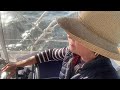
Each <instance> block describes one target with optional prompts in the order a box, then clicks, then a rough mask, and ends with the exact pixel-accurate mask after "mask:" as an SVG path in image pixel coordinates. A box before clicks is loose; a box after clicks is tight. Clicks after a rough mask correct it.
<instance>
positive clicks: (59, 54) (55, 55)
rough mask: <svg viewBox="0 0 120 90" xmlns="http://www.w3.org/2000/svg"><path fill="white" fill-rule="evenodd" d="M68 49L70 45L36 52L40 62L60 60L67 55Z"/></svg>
mask: <svg viewBox="0 0 120 90" xmlns="http://www.w3.org/2000/svg"><path fill="white" fill-rule="evenodd" d="M67 50H68V47H65V48H60V49H57V48H54V49H48V50H45V51H43V52H40V53H38V54H36V55H35V58H36V60H37V62H38V63H43V62H49V61H59V60H61V61H62V60H63V59H64V57H65V54H66V52H67Z"/></svg>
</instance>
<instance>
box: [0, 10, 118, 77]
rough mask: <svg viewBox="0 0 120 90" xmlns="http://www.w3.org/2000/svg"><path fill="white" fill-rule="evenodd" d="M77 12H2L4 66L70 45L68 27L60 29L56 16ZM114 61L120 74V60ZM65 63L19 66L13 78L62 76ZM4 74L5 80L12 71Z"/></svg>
mask: <svg viewBox="0 0 120 90" xmlns="http://www.w3.org/2000/svg"><path fill="white" fill-rule="evenodd" d="M61 13H62V14H61ZM76 14H77V11H1V12H0V54H1V59H0V68H2V67H3V66H4V65H6V64H7V63H9V62H16V61H19V60H23V59H26V58H28V57H30V56H32V55H35V54H36V53H38V52H41V51H43V50H45V49H48V48H58V47H59V48H61V47H65V46H67V45H68V42H67V37H66V34H65V32H64V30H59V29H61V28H60V27H59V25H58V24H57V22H56V17H59V16H61V15H69V16H70V17H72V16H74V15H76ZM33 16H34V17H33ZM53 42H54V43H53ZM111 61H112V64H113V66H114V67H115V69H116V70H117V71H118V73H120V71H119V70H120V69H119V66H120V64H119V62H114V60H111ZM61 64H62V62H56V63H52V62H49V63H42V64H41V65H37V64H35V65H31V66H26V67H23V68H22V67H21V68H17V70H16V74H15V76H14V77H12V78H11V79H40V78H45V79H58V76H59V71H60V69H61ZM53 66H54V67H53ZM55 67H56V69H54V68H55ZM50 72H51V73H50ZM0 74H1V79H6V77H7V74H8V73H7V72H4V73H0Z"/></svg>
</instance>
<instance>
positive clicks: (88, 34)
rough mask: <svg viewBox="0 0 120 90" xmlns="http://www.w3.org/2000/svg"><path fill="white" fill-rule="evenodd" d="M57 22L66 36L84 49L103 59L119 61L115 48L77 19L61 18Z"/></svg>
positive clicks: (119, 54) (118, 54) (119, 57)
mask: <svg viewBox="0 0 120 90" xmlns="http://www.w3.org/2000/svg"><path fill="white" fill-rule="evenodd" d="M57 22H58V24H59V25H60V26H61V27H62V28H63V29H64V30H65V31H66V32H67V34H69V35H71V37H72V38H73V39H75V40H77V41H79V42H81V43H82V44H83V45H84V46H85V47H86V48H88V49H90V50H92V51H94V52H97V53H99V54H101V55H103V56H105V57H108V58H112V59H115V60H118V61H120V53H119V51H118V48H117V46H116V45H115V44H113V43H112V42H109V41H108V40H106V39H104V38H102V37H100V36H99V35H98V34H96V33H95V32H93V30H91V28H89V27H87V26H86V25H84V24H83V23H82V21H81V20H79V19H78V18H69V17H62V18H58V19H57Z"/></svg>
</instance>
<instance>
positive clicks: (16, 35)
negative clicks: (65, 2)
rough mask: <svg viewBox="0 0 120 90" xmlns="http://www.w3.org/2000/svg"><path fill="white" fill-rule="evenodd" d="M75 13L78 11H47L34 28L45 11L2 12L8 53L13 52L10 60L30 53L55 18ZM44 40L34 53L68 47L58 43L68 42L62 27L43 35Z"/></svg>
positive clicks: (65, 44) (36, 46)
mask: <svg viewBox="0 0 120 90" xmlns="http://www.w3.org/2000/svg"><path fill="white" fill-rule="evenodd" d="M75 12H76V11H46V13H45V14H44V16H43V18H42V19H41V21H40V22H39V23H37V27H34V26H35V25H34V24H35V23H36V21H37V20H38V19H39V17H40V16H41V15H42V14H43V13H44V11H19V12H18V11H15V12H13V11H2V12H1V13H2V24H3V30H4V36H5V42H6V47H7V50H8V51H12V52H10V53H9V55H10V58H11V57H13V58H16V57H18V56H22V55H23V53H21V52H23V51H28V52H29V51H30V50H31V47H32V46H33V43H34V42H35V41H36V40H37V39H38V37H39V36H40V35H41V34H42V33H43V32H41V31H44V29H45V28H47V26H48V25H49V24H50V22H52V21H53V20H54V19H55V18H58V17H61V16H70V15H72V14H74V13H75ZM33 27H34V28H33ZM42 39H43V40H42ZM42 39H41V40H40V41H39V42H38V43H37V44H36V45H35V47H34V48H33V51H43V50H45V49H48V48H61V47H65V46H67V45H68V43H67V42H62V41H60V42H58V40H66V41H67V38H66V33H65V32H64V30H62V29H61V28H60V27H56V28H55V29H54V31H52V32H49V33H47V34H46V35H43V37H42ZM44 39H47V40H44ZM50 40H53V41H50ZM54 40H57V41H54ZM13 51H17V53H16V52H13ZM20 53H21V54H20ZM24 54H26V53H24Z"/></svg>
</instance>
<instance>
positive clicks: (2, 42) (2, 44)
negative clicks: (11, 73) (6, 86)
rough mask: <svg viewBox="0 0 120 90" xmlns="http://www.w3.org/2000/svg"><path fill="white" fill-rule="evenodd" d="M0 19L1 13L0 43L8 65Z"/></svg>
mask: <svg viewBox="0 0 120 90" xmlns="http://www.w3.org/2000/svg"><path fill="white" fill-rule="evenodd" d="M1 17H2V12H0V39H1V40H0V41H1V47H2V49H3V53H4V55H5V58H6V60H7V63H9V57H8V52H7V49H6V44H5V39H4V33H3V27H2V20H1Z"/></svg>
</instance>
